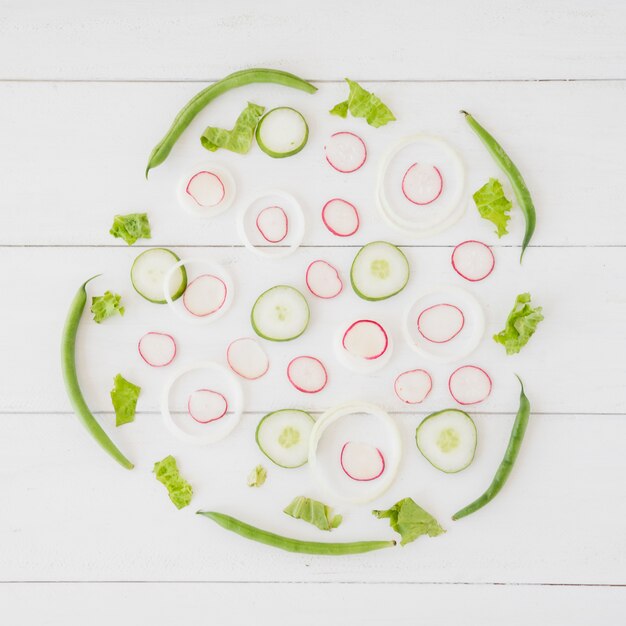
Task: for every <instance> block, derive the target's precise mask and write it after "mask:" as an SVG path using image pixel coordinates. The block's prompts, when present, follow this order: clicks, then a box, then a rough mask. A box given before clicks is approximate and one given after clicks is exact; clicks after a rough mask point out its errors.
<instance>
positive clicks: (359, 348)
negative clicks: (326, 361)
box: [335, 319, 393, 373]
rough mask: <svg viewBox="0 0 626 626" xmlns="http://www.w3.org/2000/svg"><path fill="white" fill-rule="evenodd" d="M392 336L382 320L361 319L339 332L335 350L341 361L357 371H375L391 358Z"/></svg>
mask: <svg viewBox="0 0 626 626" xmlns="http://www.w3.org/2000/svg"><path fill="white" fill-rule="evenodd" d="M392 348H393V346H392V343H391V338H390V336H389V334H388V333H387V331H386V330H385V328H384V327H383V325H382V324H380V322H377V321H375V320H370V319H361V320H356V321H355V322H352V323H351V324H349V325H347V326H346V327H345V328H344V329H343V331H342V332H341V333H340V334H338V336H337V338H336V341H335V352H336V354H337V358H338V359H339V362H340V363H341V364H342V365H344V366H345V367H346V368H348V369H350V370H352V371H353V372H356V373H368V372H375V371H377V370H379V369H381V368H383V367H384V366H385V365H386V364H387V363H388V362H389V359H390V358H391V353H392Z"/></svg>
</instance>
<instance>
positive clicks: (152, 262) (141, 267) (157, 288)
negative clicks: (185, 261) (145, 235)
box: [130, 248, 187, 304]
mask: <svg viewBox="0 0 626 626" xmlns="http://www.w3.org/2000/svg"><path fill="white" fill-rule="evenodd" d="M179 261H180V259H179V258H178V257H177V256H176V255H175V254H174V253H173V252H172V251H171V250H168V249H167V248H150V250H145V251H144V252H142V253H141V254H140V255H139V256H138V257H137V258H136V259H135V260H134V262H133V266H132V267H131V268H130V282H131V283H132V284H133V287H134V288H135V291H136V292H137V293H138V294H139V295H140V296H141V297H142V298H145V299H146V300H148V301H149V302H154V303H155V304H166V300H165V299H164V298H163V281H164V279H165V275H166V274H167V273H168V272H169V271H170V269H171V267H172V266H173V265H175V264H176V263H178V262H179ZM169 287H170V294H171V297H172V300H178V298H180V297H181V296H182V295H183V293H184V291H185V289H186V288H187V271H186V270H185V268H184V266H181V267H178V268H177V269H176V271H174V272H172V275H171V277H170V280H169Z"/></svg>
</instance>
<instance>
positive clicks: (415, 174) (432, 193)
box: [402, 163, 443, 205]
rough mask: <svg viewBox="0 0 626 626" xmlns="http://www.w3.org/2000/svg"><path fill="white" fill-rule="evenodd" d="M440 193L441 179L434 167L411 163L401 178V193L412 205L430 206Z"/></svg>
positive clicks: (441, 187) (441, 189) (441, 188)
mask: <svg viewBox="0 0 626 626" xmlns="http://www.w3.org/2000/svg"><path fill="white" fill-rule="evenodd" d="M442 191H443V178H442V176H441V172H440V171H439V170H438V169H437V168H436V167H435V166H434V165H429V164H424V163H413V165H411V167H409V169H408V170H407V171H406V172H405V173H404V176H403V177H402V193H403V194H404V196H405V198H406V199H407V200H408V201H409V202H412V203H413V204H419V205H425V204H430V203H431V202H434V201H435V200H436V199H437V198H438V197H439V196H440V195H441V192H442Z"/></svg>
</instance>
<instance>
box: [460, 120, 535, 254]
mask: <svg viewBox="0 0 626 626" xmlns="http://www.w3.org/2000/svg"><path fill="white" fill-rule="evenodd" d="M461 113H463V115H465V119H466V121H467V123H468V124H469V125H470V128H471V129H472V130H473V131H474V132H475V133H476V134H477V135H478V137H479V138H480V140H481V141H482V142H483V144H485V147H486V148H487V150H488V152H489V154H491V156H492V157H493V159H494V161H495V162H496V163H497V164H498V166H499V167H500V169H501V170H502V171H503V172H504V173H505V174H506V176H507V178H508V179H509V182H510V183H511V186H512V187H513V192H514V193H515V197H516V198H517V202H518V204H519V206H520V209H521V210H522V213H523V214H524V219H525V220H526V230H525V232H524V239H523V241H522V253H521V254H520V257H519V261H520V263H521V262H522V258H523V256H524V252H525V251H526V247H527V246H528V244H529V243H530V238H531V237H532V236H533V233H534V232H535V224H536V222H537V214H536V212H535V205H534V204H533V199H532V198H531V196H530V191H528V187H527V186H526V182H525V181H524V178H523V177H522V175H521V174H520V171H519V170H518V169H517V166H516V165H515V163H513V161H511V159H510V158H509V155H508V154H507V153H506V152H505V151H504V149H503V148H502V146H501V145H500V144H499V143H498V142H497V141H496V140H495V139H494V138H493V137H492V135H490V134H489V133H488V132H487V131H486V130H485V129H484V128H483V127H482V126H481V125H480V124H479V123H478V122H477V121H476V119H475V118H474V117H473V116H472V115H470V114H469V113H468V112H467V111H461Z"/></svg>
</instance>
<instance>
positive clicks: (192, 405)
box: [187, 389, 228, 424]
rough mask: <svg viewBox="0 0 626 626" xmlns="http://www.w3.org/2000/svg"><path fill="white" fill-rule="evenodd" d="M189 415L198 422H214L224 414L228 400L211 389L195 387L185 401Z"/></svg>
mask: <svg viewBox="0 0 626 626" xmlns="http://www.w3.org/2000/svg"><path fill="white" fill-rule="evenodd" d="M187 410H188V411H189V415H191V417H193V419H194V420H196V422H198V423H200V424H208V423H209V422H214V421H215V420H218V419H220V418H221V417H224V415H226V411H228V401H227V400H226V398H225V397H224V396H223V395H222V394H221V393H219V392H217V391H213V390H211V389H196V390H195V391H194V392H193V393H192V394H190V396H189V400H188V401H187Z"/></svg>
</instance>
